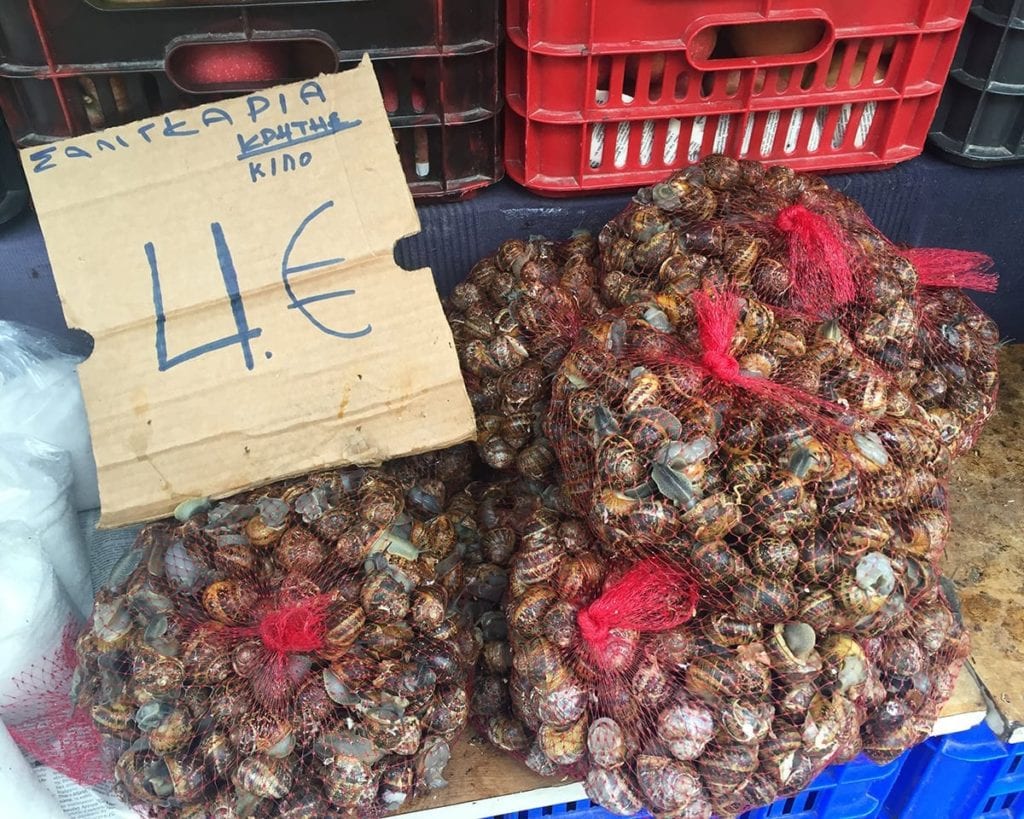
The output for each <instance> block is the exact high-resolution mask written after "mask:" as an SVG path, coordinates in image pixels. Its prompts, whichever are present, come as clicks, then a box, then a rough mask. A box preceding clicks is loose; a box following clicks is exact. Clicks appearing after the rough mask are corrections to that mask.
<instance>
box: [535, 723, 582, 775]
mask: <svg viewBox="0 0 1024 819" xmlns="http://www.w3.org/2000/svg"><path fill="white" fill-rule="evenodd" d="M587 727H588V726H587V718H586V717H585V716H583V717H580V719H578V720H577V721H576V722H574V723H573V724H571V725H570V726H568V727H567V728H557V727H555V726H554V725H547V724H545V725H542V726H541V728H540V730H539V731H538V732H537V742H538V744H539V745H540V748H541V750H542V751H544V754H545V756H547V758H548V759H550V760H551V761H552V762H554V763H555V764H556V765H572V764H574V763H575V762H578V761H579V760H580V759H582V758H583V754H584V753H585V752H586V748H587Z"/></svg>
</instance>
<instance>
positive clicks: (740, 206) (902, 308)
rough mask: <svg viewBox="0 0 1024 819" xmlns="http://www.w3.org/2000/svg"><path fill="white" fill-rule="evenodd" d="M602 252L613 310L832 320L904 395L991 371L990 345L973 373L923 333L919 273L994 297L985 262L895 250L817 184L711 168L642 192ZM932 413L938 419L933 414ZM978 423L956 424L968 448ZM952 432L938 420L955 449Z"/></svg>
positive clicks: (744, 164) (810, 179)
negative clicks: (925, 383)
mask: <svg viewBox="0 0 1024 819" xmlns="http://www.w3.org/2000/svg"><path fill="white" fill-rule="evenodd" d="M600 245H601V257H600V267H601V272H602V276H601V286H602V296H603V299H604V300H605V302H606V303H608V304H610V305H625V304H628V303H631V302H633V301H636V300H637V299H641V300H642V299H645V298H648V297H649V296H650V295H652V294H653V295H658V294H670V295H686V294H687V293H689V292H691V291H692V290H693V289H695V288H700V287H707V286H710V287H731V288H735V289H737V290H738V291H740V292H741V293H743V294H749V295H753V296H755V297H757V298H758V299H759V300H761V301H764V302H765V303H767V304H769V305H771V306H773V307H775V308H783V309H785V310H787V311H792V312H793V313H795V314H799V315H803V316H807V317H809V318H814V319H822V318H834V319H836V320H837V321H839V323H840V324H841V326H842V327H843V328H844V329H845V330H846V331H847V332H848V334H849V336H850V338H851V340H852V341H853V343H854V344H855V345H856V347H857V348H858V349H859V350H860V351H861V352H863V353H865V354H866V355H868V356H870V357H871V358H872V359H874V360H875V361H876V362H878V363H879V364H880V365H881V366H882V367H883V368H885V369H886V370H887V371H888V372H890V373H891V374H892V375H893V377H895V378H897V379H898V380H899V382H900V384H901V385H902V386H903V387H904V388H905V389H906V390H911V389H912V388H913V386H914V383H915V380H916V378H917V375H918V374H919V373H920V372H921V370H922V369H923V368H929V367H930V368H932V369H934V368H938V369H940V370H945V369H948V367H949V365H948V364H947V362H951V363H952V367H953V368H954V369H955V368H956V367H957V365H959V367H960V369H961V370H964V371H965V378H964V379H963V380H964V381H965V382H967V383H970V382H973V381H975V380H978V379H979V378H983V377H984V373H986V372H988V371H989V370H990V368H989V366H988V361H987V360H986V359H991V358H992V357H993V355H994V345H993V344H992V343H989V344H987V345H979V346H984V347H986V348H987V349H986V350H985V352H984V354H982V355H981V356H980V359H982V361H981V362H979V364H978V365H977V366H978V372H977V373H975V372H974V371H973V370H974V362H973V360H971V358H970V357H965V356H964V355H962V353H961V352H960V351H950V350H949V348H948V346H947V345H935V344H934V340H933V339H931V338H928V337H927V336H926V337H924V338H922V336H921V334H920V333H919V329H920V328H921V325H922V323H923V322H924V321H925V317H924V309H923V301H924V300H927V299H928V295H927V294H928V290H927V289H926V288H924V287H922V288H921V289H919V271H918V269H917V268H918V267H920V268H921V271H920V283H921V284H922V285H927V287H929V288H930V287H964V288H975V289H991V288H992V287H994V283H995V277H994V276H992V275H991V274H988V273H987V272H986V265H987V263H988V262H987V260H986V258H985V257H984V256H983V255H981V254H974V253H966V252H963V251H939V250H921V249H918V250H912V251H911V250H904V249H900V248H898V247H896V246H895V245H893V244H892V243H891V242H890V241H889V240H888V239H886V238H885V237H884V236H883V235H882V234H881V233H880V232H879V231H878V230H877V229H876V228H875V227H874V226H873V225H872V224H871V222H870V220H869V219H868V218H867V216H866V215H865V214H864V212H863V210H862V209H861V207H860V205H858V204H857V203H855V202H853V201H852V200H851V199H849V198H848V197H846V196H843V195H842V194H841V193H839V192H838V191H835V190H833V189H832V188H829V187H828V186H827V185H826V184H825V183H824V182H823V181H822V180H821V179H819V178H818V177H815V176H811V175H807V174H798V173H796V172H794V171H792V170H790V169H788V168H785V167H781V166H776V167H772V168H765V167H764V166H762V165H760V164H758V163H756V162H751V161H736V160H733V159H730V158H728V157H724V156H711V157H707V158H706V159H704V160H703V161H702V162H701V163H700V164H699V165H695V166H692V167H690V168H687V169H685V170H683V171H681V172H679V173H677V174H675V175H673V176H671V177H670V178H669V179H667V180H666V181H665V182H663V183H660V184H658V185H655V186H653V187H651V188H644V189H641V190H640V191H639V192H638V194H637V196H636V197H635V199H634V202H633V203H632V204H631V205H630V206H629V207H628V208H627V209H626V210H625V211H624V212H623V213H621V214H620V215H619V216H617V217H616V218H614V219H613V220H612V221H611V222H609V223H608V225H606V226H605V228H604V229H603V230H602V232H601V235H600ZM993 329H994V328H993ZM940 356H945V358H940ZM925 362H932V363H931V364H928V363H925ZM955 391H956V390H954V392H955ZM935 406H939V407H943V405H941V404H930V405H929V406H928V407H926V408H928V409H931V408H932V407H935ZM943 408H944V409H945V408H946V407H943ZM971 409H972V410H973V409H974V407H973V406H972V407H971ZM983 414H984V413H975V412H973V411H972V412H969V413H967V415H968V416H969V417H959V418H953V419H952V420H953V421H954V422H959V426H960V427H961V428H964V427H967V428H970V429H971V430H974V432H973V433H970V434H968V433H967V432H965V433H964V434H963V435H962V436H960V438H961V442H963V441H964V440H968V439H970V438H971V437H972V435H973V436H976V433H977V428H979V426H980V424H981V423H983V419H981V421H980V422H979V420H978V419H979V418H981V416H982V415H983ZM940 415H943V414H942V413H940ZM948 420H950V419H948V418H944V417H940V418H938V419H936V421H937V423H938V425H939V429H940V430H941V431H942V433H943V435H944V437H945V438H946V439H947V440H951V439H952V437H955V436H951V435H950V434H949V430H948V424H947V423H946V421H948ZM962 448H963V447H962V446H960V447H957V451H961V450H962Z"/></svg>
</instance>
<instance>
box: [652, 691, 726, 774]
mask: <svg viewBox="0 0 1024 819" xmlns="http://www.w3.org/2000/svg"><path fill="white" fill-rule="evenodd" d="M714 735H715V720H714V715H713V714H712V712H711V710H710V709H709V708H708V707H707V706H705V705H704V704H703V703H700V702H698V701H697V700H691V699H686V700H682V701H681V702H677V703H674V704H672V705H670V706H669V707H667V708H665V709H664V710H662V711H661V713H660V714H658V726H657V736H658V739H660V740H661V741H662V742H664V743H665V746H666V747H667V748H668V749H669V751H670V752H671V754H672V756H674V757H675V758H676V759H680V760H683V761H688V760H693V759H697V757H699V756H700V755H701V753H703V751H704V749H705V747H707V745H708V743H709V742H711V740H712V739H713V738H714Z"/></svg>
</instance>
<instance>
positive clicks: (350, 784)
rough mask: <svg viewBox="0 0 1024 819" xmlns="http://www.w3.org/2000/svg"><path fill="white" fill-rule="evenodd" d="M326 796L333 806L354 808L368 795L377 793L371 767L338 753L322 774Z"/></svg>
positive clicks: (352, 757)
mask: <svg viewBox="0 0 1024 819" xmlns="http://www.w3.org/2000/svg"><path fill="white" fill-rule="evenodd" d="M321 777H322V779H323V783H324V795H325V796H326V797H327V799H328V801H329V802H330V803H331V804H332V805H337V806H338V807H341V808H352V807H355V806H356V805H359V804H360V803H362V802H363V801H364V800H365V799H366V798H367V795H368V794H372V793H375V792H376V780H375V778H374V774H373V771H372V770H371V768H370V766H369V765H367V764H366V762H364V761H363V760H361V759H357V758H356V757H354V756H350V755H348V754H344V753H336V754H335V755H334V757H333V760H332V762H331V764H330V765H327V766H325V767H324V769H323V771H322V772H321Z"/></svg>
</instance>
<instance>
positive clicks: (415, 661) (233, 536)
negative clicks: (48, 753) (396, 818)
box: [76, 448, 480, 816]
mask: <svg viewBox="0 0 1024 819" xmlns="http://www.w3.org/2000/svg"><path fill="white" fill-rule="evenodd" d="M466 454H467V453H466V451H465V448H463V451H462V452H455V453H452V452H446V453H440V454H439V455H438V456H435V458H434V459H431V458H429V457H426V458H424V457H420V458H418V459H412V460H410V461H408V462H405V463H398V464H394V465H390V466H389V467H387V468H386V469H379V470H346V471H337V472H324V473H316V474H313V475H311V476H309V477H308V478H306V479H303V480H300V481H293V482H287V483H282V484H276V485H274V486H271V487H268V488H266V489H263V490H259V491H255V492H252V493H248V494H247V495H244V496H239V497H236V498H234V499H231V500H229V501H225V502H221V503H217V504H215V505H214V506H213V507H212V508H210V509H209V510H207V511H205V512H200V513H199V514H196V515H195V516H193V517H191V518H190V519H189V520H187V521H186V522H184V523H180V524H178V523H174V522H170V523H159V524H153V525H150V526H147V527H146V528H145V529H144V530H143V532H142V533H141V534H140V536H139V538H138V540H137V542H136V544H135V546H134V547H133V548H132V550H130V551H129V552H128V553H127V554H126V555H125V557H124V558H123V559H122V560H121V561H120V562H119V563H118V565H117V567H116V568H115V569H114V571H113V572H112V575H111V578H110V581H109V582H108V584H107V586H106V587H105V588H104V589H103V590H101V592H100V593H99V595H98V596H97V600H96V606H95V610H94V615H93V622H92V624H91V626H90V628H89V629H88V630H87V631H85V632H84V633H83V634H82V635H81V637H80V638H79V640H78V646H77V651H78V657H79V662H80V667H79V672H78V676H79V685H78V690H77V692H76V693H77V699H78V702H79V704H80V706H81V707H82V708H83V709H88V714H89V715H90V716H91V718H92V721H93V722H94V723H95V725H96V726H97V727H98V729H99V731H100V733H102V734H103V736H104V741H105V744H106V746H107V749H108V751H109V752H110V754H111V755H112V757H113V758H114V759H116V765H115V779H116V782H117V788H118V791H119V792H120V793H121V795H122V796H123V797H124V798H125V799H126V800H127V801H129V802H130V803H132V804H136V805H142V806H149V807H150V808H152V809H159V811H160V812H163V813H170V814H181V815H186V814H187V815H210V814H215V813H216V814H218V815H219V813H223V815H239V816H246V815H280V816H311V815H318V816H320V815H328V814H329V815H336V816H342V815H346V816H348V815H350V816H372V815H378V814H382V813H387V812H390V811H393V810H396V809H398V808H401V807H402V806H404V805H405V804H407V803H408V801H410V800H411V799H412V798H413V797H414V796H415V795H417V794H419V793H422V792H425V791H426V790H429V789H432V788H436V787H439V786H442V785H443V784H445V782H444V779H443V775H442V773H443V770H444V767H445V765H446V763H447V761H448V759H449V756H450V743H451V742H452V740H453V739H454V738H455V736H456V735H457V734H458V733H459V731H460V730H461V729H462V727H463V726H464V724H465V721H466V718H467V715H468V710H469V698H470V692H471V688H470V683H471V678H472V668H473V664H474V662H475V660H476V657H477V654H478V653H479V650H480V644H479V641H478V639H477V638H476V635H475V634H474V631H473V628H472V624H471V623H470V622H469V621H468V619H467V617H466V615H465V613H464V612H463V611H462V610H461V609H460V608H459V607H458V606H456V605H455V603H456V601H458V599H459V596H460V594H461V593H462V588H463V567H462V554H461V553H462V547H461V545H460V531H459V528H458V527H459V523H458V521H459V519H460V516H461V515H462V514H463V511H462V510H461V508H460V507H458V506H457V505H455V506H454V508H453V514H452V515H449V514H447V513H445V512H442V511H439V510H442V509H446V508H447V507H448V506H449V487H451V488H452V489H454V490H455V491H458V488H459V487H461V485H463V484H464V483H465V481H466V479H468V477H469V474H468V473H469V469H468V459H467V458H466V457H465V456H466ZM431 464H432V465H433V466H434V467H435V468H432V469H427V470H426V471H424V467H426V466H429V465H431ZM460 471H461V473H462V477H461V478H460V477H458V473H459V472H460ZM391 473H396V474H400V475H403V476H405V478H406V479H407V480H406V482H404V483H403V481H401V480H399V479H398V478H397V477H396V476H395V474H391ZM410 479H414V480H410ZM446 482H447V485H446ZM456 497H459V496H458V495H456Z"/></svg>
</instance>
